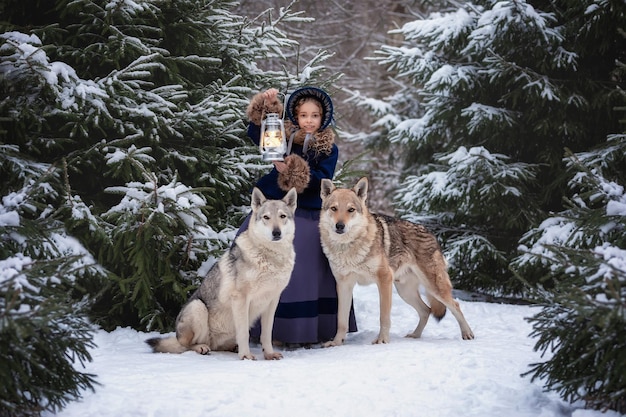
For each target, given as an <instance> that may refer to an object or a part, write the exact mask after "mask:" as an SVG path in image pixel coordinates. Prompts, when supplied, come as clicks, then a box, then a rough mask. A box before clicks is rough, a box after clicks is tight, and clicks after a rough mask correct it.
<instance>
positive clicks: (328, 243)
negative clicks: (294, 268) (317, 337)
mask: <svg viewBox="0 0 626 417" xmlns="http://www.w3.org/2000/svg"><path fill="white" fill-rule="evenodd" d="M367 187H368V181H367V178H361V179H360V180H359V181H358V182H357V184H356V185H355V186H354V188H352V189H346V188H336V187H335V186H334V185H333V183H332V181H330V180H327V179H324V180H322V189H321V193H320V194H321V197H322V213H321V215H320V234H321V241H322V248H323V249H324V253H325V254H326V256H327V257H328V261H329V262H330V267H331V269H332V271H333V274H334V275H335V279H336V280H337V294H338V298H339V299H338V303H339V307H338V314H337V334H336V335H335V338H334V339H333V340H332V341H330V342H327V343H326V346H338V345H341V344H342V343H343V342H344V339H345V337H346V332H347V328H348V313H349V311H350V305H351V302H352V291H353V289H354V285H355V284H356V283H357V282H358V283H359V284H361V285H367V284H371V283H376V285H377V286H378V293H379V297H380V332H379V334H378V337H377V338H376V339H375V340H374V342H373V343H388V342H389V328H390V326H391V318H390V314H391V297H392V291H393V290H392V282H393V283H394V284H395V286H396V289H397V290H398V294H399V295H400V297H402V299H403V300H404V301H406V302H407V303H408V304H409V305H411V306H413V308H414V309H415V310H416V311H417V313H418V314H419V323H418V324H417V327H416V328H415V330H414V331H413V332H412V333H410V334H408V335H407V336H409V337H415V338H417V337H420V336H421V335H422V331H423V330H424V327H425V326H426V323H427V321H428V317H429V315H430V313H431V312H432V314H433V315H434V316H435V317H436V318H437V319H441V318H442V317H443V316H444V315H445V313H446V307H447V308H448V309H449V310H450V311H451V312H452V314H453V315H454V317H455V318H456V320H457V321H458V322H459V326H460V327H461V336H462V337H463V339H473V338H474V333H472V329H471V328H470V326H469V324H467V321H466V320H465V317H464V316H463V313H462V312H461V309H460V308H459V304H458V303H457V302H456V301H455V300H454V299H453V298H452V283H451V282H450V277H449V276H448V272H447V262H446V260H445V258H444V255H443V253H442V251H441V248H440V246H439V243H438V242H437V239H436V238H435V236H434V235H433V234H432V233H430V232H429V231H428V230H427V229H426V228H425V227H424V226H421V225H417V224H414V223H411V222H408V221H405V220H400V219H397V218H394V217H390V216H384V215H379V214H374V213H370V212H369V210H368V209H367V206H366V200H367ZM420 287H423V288H424V290H425V291H426V294H427V298H428V301H429V303H430V307H428V305H426V303H424V301H423V300H422V298H421V296H420Z"/></svg>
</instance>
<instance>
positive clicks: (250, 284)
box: [146, 188, 297, 359]
mask: <svg viewBox="0 0 626 417" xmlns="http://www.w3.org/2000/svg"><path fill="white" fill-rule="evenodd" d="M251 200H252V201H251V206H252V215H251V217H250V225H249V226H248V229H247V230H246V231H244V232H242V233H241V234H240V235H239V236H238V237H237V238H236V239H235V242H234V244H233V245H232V247H231V248H229V249H228V250H227V251H226V252H225V253H224V254H223V255H222V257H221V258H220V259H219V261H218V262H216V263H215V264H214V265H213V267H212V268H211V270H210V271H209V273H208V274H207V276H206V277H205V278H204V280H203V282H202V284H201V285H200V287H199V288H198V289H197V290H196V292H195V293H194V294H193V295H192V296H191V297H190V299H189V301H188V302H187V304H185V306H184V307H183V308H182V310H181V312H180V313H179V314H178V317H177V319H176V337H169V338H153V339H149V340H146V343H148V344H149V345H150V346H152V348H153V350H154V351H155V352H169V353H182V352H185V351H187V350H194V351H196V352H198V353H201V354H207V353H209V352H210V351H211V350H226V351H232V350H234V349H235V348H237V349H238V351H239V357H240V358H241V359H255V358H254V356H253V355H252V354H251V353H250V346H249V337H250V333H249V331H250V327H251V325H252V324H254V322H255V321H256V319H257V318H259V316H260V317H261V346H262V347H263V355H264V357H265V359H280V358H282V355H281V354H280V353H279V352H274V349H273V347H272V328H273V326H274V313H275V312H276V307H277V306H278V300H279V297H280V294H281V293H282V292H283V290H284V289H285V287H286V286H287V283H288V282H289V278H290V276H291V271H292V270H293V265H294V262H295V257H296V254H295V251H294V247H293V238H294V232H295V223H294V213H295V210H296V201H297V193H296V190H295V189H291V190H290V191H289V192H288V193H287V195H286V196H285V198H284V199H283V200H267V199H266V198H265V196H264V195H263V193H262V192H261V191H260V190H259V189H258V188H255V189H254V191H253V192H252V199H251Z"/></svg>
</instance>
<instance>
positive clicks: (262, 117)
mask: <svg viewBox="0 0 626 417" xmlns="http://www.w3.org/2000/svg"><path fill="white" fill-rule="evenodd" d="M276 95H277V96H278V95H281V96H283V114H282V116H281V120H282V121H283V122H284V121H285V115H286V114H287V97H288V96H287V94H285V93H281V92H280V91H279V92H277V93H276ZM265 113H266V112H265V98H263V110H262V112H261V120H263V119H265Z"/></svg>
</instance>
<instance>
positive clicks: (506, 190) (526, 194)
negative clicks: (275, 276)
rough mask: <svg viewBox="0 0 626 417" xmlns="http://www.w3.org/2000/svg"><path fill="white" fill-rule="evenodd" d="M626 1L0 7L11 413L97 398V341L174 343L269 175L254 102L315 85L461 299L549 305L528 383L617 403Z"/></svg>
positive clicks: (625, 276)
mask: <svg viewBox="0 0 626 417" xmlns="http://www.w3.org/2000/svg"><path fill="white" fill-rule="evenodd" d="M625 29H626V4H625V3H624V1H623V0H551V1H543V0H502V1H495V0H475V1H470V2H462V1H454V0H451V1H438V2H433V3H428V2H426V1H422V2H420V1H405V2H400V1H390V0H387V1H375V2H374V1H369V0H367V1H342V2H339V1H328V2H321V1H310V0H302V1H300V2H293V3H289V2H288V1H287V0H284V1H270V0H264V1H253V0H242V1H239V2H236V1H228V0H214V1H211V0H204V1H202V0H178V1H175V2H174V1H167V0H135V1H132V0H110V1H106V0H57V1H47V0H45V1H44V0H19V1H17V0H5V1H4V2H2V3H1V4H0V91H1V95H0V149H1V152H0V161H1V167H0V178H1V179H2V180H1V182H0V195H1V196H2V200H1V204H0V230H1V231H2V233H1V240H0V379H1V380H2V384H1V387H0V409H1V410H2V411H1V412H0V414H1V415H7V416H13V415H37V414H38V413H40V412H41V411H43V410H55V409H60V408H62V407H64V406H65V405H66V404H67V403H68V401H72V400H74V399H76V398H77V397H79V396H80V392H81V390H83V389H84V388H88V387H92V386H94V381H95V379H96V377H97V376H94V375H88V374H84V373H81V372H79V371H77V370H76V369H75V368H74V367H73V363H74V361H77V362H85V361H89V360H90V359H91V358H90V355H89V353H88V348H89V347H90V346H92V344H93V331H94V329H95V328H102V329H105V330H110V329H114V328H116V327H117V326H129V327H132V328H135V329H137V330H146V331H162V332H166V331H171V330H172V325H173V322H174V320H175V317H176V314H177V313H178V310H179V308H180V306H181V304H182V303H183V302H184V301H185V300H186V299H187V296H188V294H189V292H190V291H192V290H193V289H194V288H195V287H196V286H197V285H198V283H199V282H200V280H201V278H202V276H203V274H204V273H205V272H206V271H207V270H208V268H209V267H210V266H211V265H212V263H213V262H214V261H215V259H216V258H217V257H218V256H219V255H220V254H221V252H222V251H223V249H224V248H225V247H226V246H228V245H229V244H230V242H231V241H232V239H233V237H234V233H235V231H236V230H237V228H238V226H239V223H240V222H241V220H242V218H243V216H245V214H246V211H247V210H248V202H249V192H250V190H251V186H252V184H253V183H254V181H255V179H256V178H257V177H258V176H259V175H261V174H262V173H263V171H264V170H265V169H266V165H265V164H264V163H262V161H261V160H260V158H259V155H258V151H257V150H256V149H255V148H254V147H252V146H251V145H250V143H249V142H248V141H247V139H246V137H245V126H246V124H245V115H244V111H245V107H246V105H247V102H248V99H249V98H250V97H251V96H252V94H254V93H255V92H257V91H259V90H260V89H264V88H268V87H277V88H279V89H280V90H281V92H283V93H289V92H290V91H291V90H293V89H294V88H296V87H297V86H300V85H306V84H314V85H319V86H322V87H324V88H326V89H327V90H328V91H330V92H331V94H332V95H333V98H334V100H335V107H336V109H337V114H336V116H337V117H336V121H337V124H336V128H337V130H338V134H339V137H340V143H339V146H340V149H341V153H342V159H341V166H340V169H339V172H338V173H337V178H336V181H337V182H339V183H342V184H345V185H348V186H351V185H352V184H353V183H354V181H355V180H356V179H357V178H358V177H360V176H362V175H368V176H369V177H370V180H371V182H372V187H373V191H372V195H371V196H370V201H371V205H372V207H373V209H375V210H379V211H385V212H388V213H389V214H396V215H398V216H401V217H403V218H405V219H408V220H411V221H415V222H419V223H423V224H426V225H427V226H428V227H429V228H430V229H431V230H432V231H433V232H435V233H436V234H437V236H438V238H439V239H440V241H441V243H442V247H443V249H444V251H445V253H446V255H447V256H448V259H449V262H450V272H451V277H452V279H453V282H454V285H455V287H456V288H459V289H464V290H467V291H471V292H473V293H476V294H481V295H482V296H484V297H494V298H495V297H497V298H498V299H499V300H503V299H504V300H509V301H512V302H522V301H523V302H532V303H537V304H538V305H540V306H542V308H541V310H540V312H539V313H538V314H537V315H535V316H534V317H530V318H529V319H528V320H529V321H530V323H531V324H532V326H533V333H532V334H531V336H533V337H535V338H536V346H535V348H536V349H537V350H539V351H549V352H552V353H553V354H552V355H551V357H550V359H549V360H546V361H545V362H542V363H538V364H534V365H532V366H531V367H530V368H529V373H530V374H531V375H533V377H535V378H541V379H542V380H544V381H545V384H546V385H545V388H546V389H548V390H553V391H556V392H558V393H559V394H560V395H561V396H562V398H564V399H565V400H566V401H579V400H582V401H584V402H585V404H586V405H587V406H588V407H589V408H594V409H614V410H617V411H619V412H622V413H626V400H625V399H626V353H625V352H626V332H625V331H624V329H625V328H626V327H625V325H626V194H625V192H624V185H625V184H626V169H625V167H626V156H625V155H626V135H625V132H626V127H625V124H624V123H625V122H626V117H625V116H626V100H625V92H624V87H625V85H626V83H625V81H626V67H625V59H626V32H625Z"/></svg>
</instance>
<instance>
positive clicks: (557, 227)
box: [513, 134, 626, 413]
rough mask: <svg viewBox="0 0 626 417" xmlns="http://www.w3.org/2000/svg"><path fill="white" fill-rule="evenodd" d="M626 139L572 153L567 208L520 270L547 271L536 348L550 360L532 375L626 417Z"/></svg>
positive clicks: (537, 237)
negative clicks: (569, 192) (569, 195)
mask: <svg viewBox="0 0 626 417" xmlns="http://www.w3.org/2000/svg"><path fill="white" fill-rule="evenodd" d="M625 155H626V135H624V134H617V135H610V136H609V138H608V140H607V142H606V144H605V145H604V146H601V147H598V148H597V149H594V150H591V151H588V152H584V153H578V154H575V155H574V154H571V155H570V156H569V157H568V158H567V160H568V165H569V168H570V170H571V171H572V176H571V178H570V182H569V185H570V187H571V189H572V195H571V197H569V198H568V199H567V208H566V209H565V210H563V211H562V212H559V213H556V214H554V215H553V216H551V217H549V218H548V219H546V220H544V221H543V222H542V223H541V225H540V226H539V227H537V228H535V229H533V230H531V231H529V232H528V233H527V234H526V235H525V236H524V239H523V243H524V246H523V250H524V254H523V255H521V256H519V257H518V258H517V259H516V260H515V262H514V263H513V265H514V266H515V268H516V270H517V271H518V273H520V274H522V276H524V277H527V276H529V275H530V274H536V273H537V271H541V270H543V271H544V275H543V276H544V277H547V278H549V280H548V281H547V283H548V285H547V286H540V287H539V288H538V289H537V290H536V291H535V292H534V299H535V300H536V301H537V302H538V303H540V305H542V309H541V311H540V312H539V313H537V314H535V315H534V316H533V317H531V318H529V319H528V320H529V322H530V323H532V325H533V332H532V334H531V336H535V337H536V338H537V343H536V345H535V349H536V350H539V351H541V352H542V354H543V355H545V356H546V360H545V361H544V362H539V363H535V364H532V365H531V369H530V371H528V372H527V374H529V375H532V378H533V379H538V380H541V381H543V382H544V385H545V387H546V388H547V389H549V390H554V391H557V392H559V393H560V394H561V396H562V397H563V398H564V399H566V400H567V401H571V402H575V401H579V400H580V401H584V402H585V403H586V405H587V406H588V407H590V408H596V409H601V410H604V409H607V408H610V409H614V410H617V411H619V412H621V413H626V401H625V398H626V354H625V353H624V352H626V334H625V333H624V328H626V316H625V311H626V249H625V248H626V191H625V188H624V187H625V184H626V172H625V171H624V169H623V167H624V164H626V156H625Z"/></svg>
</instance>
